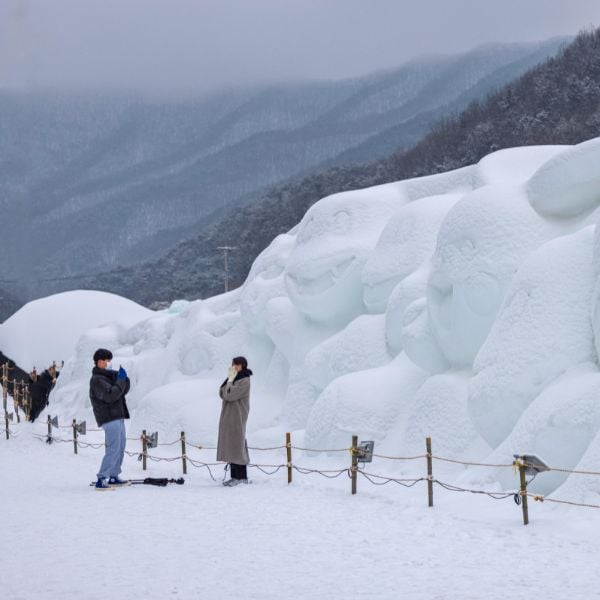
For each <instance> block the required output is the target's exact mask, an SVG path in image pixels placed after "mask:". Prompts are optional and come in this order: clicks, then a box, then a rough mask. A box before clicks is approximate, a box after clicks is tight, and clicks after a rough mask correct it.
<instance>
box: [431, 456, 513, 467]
mask: <svg viewBox="0 0 600 600" xmlns="http://www.w3.org/2000/svg"><path fill="white" fill-rule="evenodd" d="M426 456H427V455H426V454H425V455H424V457H426ZM431 458H433V459H434V460H441V461H443V462H449V463H456V464H458V465H466V466H469V467H490V468H493V469H501V468H510V469H512V468H513V467H514V465H513V464H512V463H511V464H491V463H478V462H468V461H466V460H457V459H455V458H446V457H444V456H436V455H435V454H432V455H431Z"/></svg>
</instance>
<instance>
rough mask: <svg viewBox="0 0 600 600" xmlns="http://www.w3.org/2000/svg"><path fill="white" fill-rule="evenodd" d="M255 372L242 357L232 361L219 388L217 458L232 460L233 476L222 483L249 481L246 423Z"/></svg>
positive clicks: (234, 483)
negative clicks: (219, 408) (253, 373)
mask: <svg viewBox="0 0 600 600" xmlns="http://www.w3.org/2000/svg"><path fill="white" fill-rule="evenodd" d="M251 375H252V371H251V370H250V369H249V368H248V361H247V360H246V359H245V358H244V357H243V356H236V357H235V358H234V359H233V360H232V361H231V367H230V368H229V373H228V376H227V379H226V380H225V381H224V382H223V384H222V385H221V387H220V389H219V396H221V399H222V400H223V405H222V407H221V418H220V420H219V442H218V444H217V460H219V461H223V462H226V463H229V464H230V466H231V479H229V480H227V481H225V482H224V483H223V485H226V486H234V485H238V484H239V483H248V474H247V470H246V466H247V465H248V463H249V462H250V457H249V455H248V445H247V444H246V423H247V422H248V413H249V412H250V377H251Z"/></svg>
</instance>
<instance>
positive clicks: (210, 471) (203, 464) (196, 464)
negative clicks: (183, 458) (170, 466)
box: [188, 458, 222, 483]
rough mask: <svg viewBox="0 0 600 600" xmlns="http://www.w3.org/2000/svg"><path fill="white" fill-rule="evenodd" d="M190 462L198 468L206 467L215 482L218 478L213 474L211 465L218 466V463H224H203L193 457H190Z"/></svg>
mask: <svg viewBox="0 0 600 600" xmlns="http://www.w3.org/2000/svg"><path fill="white" fill-rule="evenodd" d="M188 462H189V463H190V464H191V465H192V466H193V467H195V468H196V469H206V470H207V471H208V474H209V475H210V478H211V479H212V480H213V481H214V482H215V483H216V482H217V480H216V478H215V476H214V475H213V473H212V470H211V468H210V467H211V466H217V465H221V464H222V463H212V464H209V463H201V462H199V461H195V460H192V459H191V458H188Z"/></svg>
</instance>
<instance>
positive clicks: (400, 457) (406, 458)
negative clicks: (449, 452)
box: [371, 453, 427, 460]
mask: <svg viewBox="0 0 600 600" xmlns="http://www.w3.org/2000/svg"><path fill="white" fill-rule="evenodd" d="M371 456H375V457H377V458H385V459H387V460H417V459H419V458H427V454H418V455H417V456H386V455H385V454H375V453H373V454H372V455H371Z"/></svg>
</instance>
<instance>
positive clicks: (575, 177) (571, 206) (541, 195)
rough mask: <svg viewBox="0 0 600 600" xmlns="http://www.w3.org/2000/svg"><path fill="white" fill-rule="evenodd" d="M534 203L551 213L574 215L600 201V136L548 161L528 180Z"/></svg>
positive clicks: (596, 204) (554, 214)
mask: <svg viewBox="0 0 600 600" xmlns="http://www.w3.org/2000/svg"><path fill="white" fill-rule="evenodd" d="M527 196H528V198H529V201H530V202H531V205H532V206H533V208H535V210H536V211H537V212H539V213H540V214H541V215H544V216H547V217H562V218H564V217H574V216H576V215H579V214H582V213H584V212H585V211H589V210H591V209H593V208H595V207H597V206H598V205H599V204H600V138H595V139H593V140H589V141H587V142H583V143H581V144H578V145H577V146H573V147H571V148H569V149H567V150H565V151H564V152H560V153H559V154H557V155H556V156H555V157H553V158H551V159H550V160H548V161H547V162H546V163H544V164H543V165H542V166H540V168H539V169H538V170H537V172H536V173H535V174H534V175H533V176H532V177H531V179H530V180H529V182H528V184H527Z"/></svg>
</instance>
